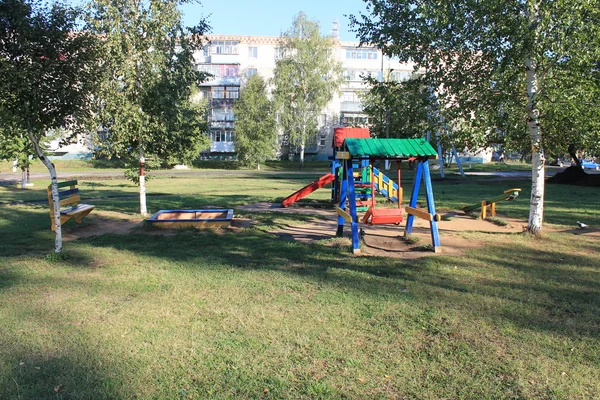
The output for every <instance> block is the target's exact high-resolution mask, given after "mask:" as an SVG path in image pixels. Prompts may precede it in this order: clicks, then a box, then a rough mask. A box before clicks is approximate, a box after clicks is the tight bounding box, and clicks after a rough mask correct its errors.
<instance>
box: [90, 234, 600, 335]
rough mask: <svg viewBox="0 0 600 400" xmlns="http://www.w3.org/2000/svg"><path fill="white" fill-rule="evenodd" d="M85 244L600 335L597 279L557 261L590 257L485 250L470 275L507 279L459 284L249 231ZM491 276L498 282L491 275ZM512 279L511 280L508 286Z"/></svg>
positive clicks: (443, 273)
mask: <svg viewBox="0 0 600 400" xmlns="http://www.w3.org/2000/svg"><path fill="white" fill-rule="evenodd" d="M83 241H88V240H87V239H83ZM89 243H90V244H93V245H94V246H99V247H112V248H115V249H119V250H127V251H131V252H136V253H138V254H143V255H145V256H151V257H157V258H164V259H168V260H170V261H176V262H178V263H183V264H184V265H186V266H187V267H188V268H211V266H222V265H227V266H231V267H234V268H239V269H259V270H272V271H276V272H284V273H289V274H293V275H300V276H303V277H306V278H307V279H311V280H315V281H318V282H320V283H322V284H327V285H332V286H335V287H340V286H343V287H344V288H345V289H346V290H352V291H356V292H360V293H362V294H363V295H367V296H374V297H377V296H384V297H388V298H393V299H395V300H397V301H399V302H405V301H418V302H424V303H440V304H444V305H445V306H447V307H450V308H452V309H455V310H456V311H457V312H465V311H466V312H467V314H472V315H476V314H478V313H480V312H482V311H483V310H484V309H485V318H487V319H492V320H495V321H497V322H501V321H507V320H508V321H511V322H512V323H514V324H516V325H518V326H520V327H522V328H523V329H537V330H543V331H550V332H553V333H556V334H560V335H565V336H569V337H582V336H583V337H597V336H598V335H600V324H598V322H591V321H592V320H591V318H592V317H593V316H594V315H598V314H600V301H598V300H599V298H598V293H600V283H599V282H598V279H597V278H596V277H595V276H594V275H593V274H592V273H590V272H589V271H588V272H577V271H573V270H571V269H569V268H564V266H563V265H562V264H561V261H560V260H561V259H570V260H572V262H575V263H577V265H586V266H588V268H591V269H592V270H594V271H597V270H598V269H599V266H598V261H597V258H595V257H593V256H583V255H579V256H573V255H571V254H567V253H562V252H559V251H555V252H544V251H536V250H533V249H531V248H526V247H523V248H519V249H518V254H519V257H527V258H528V259H529V262H530V263H531V262H533V263H534V264H535V265H539V267H536V268H530V267H528V266H527V265H529V264H527V265H524V264H520V263H519V259H518V257H515V258H514V259H512V260H511V259H507V258H504V259H503V257H506V255H507V254H513V253H514V251H515V246H512V247H511V246H503V245H490V246H487V248H486V250H485V251H472V252H471V254H469V256H468V257H469V258H470V259H471V262H470V266H469V268H476V269H478V270H479V271H478V273H479V274H485V271H484V269H485V268H486V266H493V267H494V269H495V270H500V275H502V274H508V275H509V277H508V278H506V279H499V278H498V277H497V276H492V277H490V278H489V279H488V278H479V279H476V280H461V278H460V277H459V276H454V275H453V274H452V273H451V271H448V269H447V267H446V265H456V264H457V263H460V259H459V258H454V257H445V256H436V257H424V258H421V259H418V260H398V259H389V258H385V257H356V256H353V255H351V254H350V252H349V249H347V248H342V249H338V248H332V247H328V246H325V245H317V244H312V245H309V244H303V243H297V242H289V241H284V240H280V239H277V238H275V237H273V236H272V235H270V234H266V233H263V232H258V231H256V230H253V229H248V230H246V231H242V232H240V233H225V234H216V233H213V232H193V233H188V232H185V233H180V234H175V235H174V236H171V237H161V238H156V237H144V238H143V239H142V238H140V237H135V238H133V237H122V236H120V237H117V236H113V235H104V236H101V237H97V238H95V239H94V241H93V242H91V241H89ZM503 260H504V261H503ZM473 265H475V266H473ZM343 271H349V272H352V273H350V274H346V273H343ZM510 271H515V272H514V273H513V272H510ZM517 272H518V273H517ZM495 273H496V274H498V271H495ZM511 275H514V276H515V277H518V279H511V278H510V276H511ZM569 276H571V277H572V278H573V282H575V283H576V286H572V285H566V284H564V282H565V281H570V279H569ZM596 276H597V275H596ZM369 277H370V278H369ZM407 285H417V286H418V287H420V289H421V290H422V292H421V293H411V294H408V295H407V294H406V293H403V292H402V288H404V287H406V286H407ZM472 296H477V297H479V298H481V299H487V300H489V299H497V301H494V302H495V303H497V304H495V305H493V306H490V305H487V306H485V307H483V306H482V304H480V303H477V302H475V303H474V302H473V301H472ZM522 304H527V307H529V308H530V309H529V310H528V311H527V312H522V307H521V305H522ZM488 308H489V309H488ZM565 318H566V319H568V320H569V323H568V324H565V323H564V321H565Z"/></svg>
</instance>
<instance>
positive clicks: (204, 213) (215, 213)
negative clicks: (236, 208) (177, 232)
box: [146, 209, 233, 229]
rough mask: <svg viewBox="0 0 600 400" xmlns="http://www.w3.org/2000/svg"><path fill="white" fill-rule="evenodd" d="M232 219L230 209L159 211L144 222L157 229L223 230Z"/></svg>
mask: <svg viewBox="0 0 600 400" xmlns="http://www.w3.org/2000/svg"><path fill="white" fill-rule="evenodd" d="M232 218H233V210H232V209H209V210H160V211H159V212H157V213H156V214H154V215H152V216H151V217H150V218H148V219H147V220H146V222H148V223H150V224H152V225H151V226H154V227H157V228H190V227H192V228H198V229H203V228H225V227H228V226H229V225H230V224H231V219H232Z"/></svg>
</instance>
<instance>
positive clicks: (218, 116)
mask: <svg viewBox="0 0 600 400" xmlns="http://www.w3.org/2000/svg"><path fill="white" fill-rule="evenodd" d="M211 115H212V118H211V120H212V121H213V122H223V121H233V120H234V115H233V111H232V110H231V109H226V108H213V110H212V112H211Z"/></svg>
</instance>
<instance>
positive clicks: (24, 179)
mask: <svg viewBox="0 0 600 400" xmlns="http://www.w3.org/2000/svg"><path fill="white" fill-rule="evenodd" d="M26 187H27V180H26V173H25V170H24V169H21V189H25V188H26Z"/></svg>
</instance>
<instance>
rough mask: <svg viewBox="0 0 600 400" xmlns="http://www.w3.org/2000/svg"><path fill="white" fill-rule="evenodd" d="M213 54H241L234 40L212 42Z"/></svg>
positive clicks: (211, 51) (211, 49)
mask: <svg viewBox="0 0 600 400" xmlns="http://www.w3.org/2000/svg"><path fill="white" fill-rule="evenodd" d="M210 53H212V54H239V47H238V42H235V41H232V40H215V41H214V42H210Z"/></svg>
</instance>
